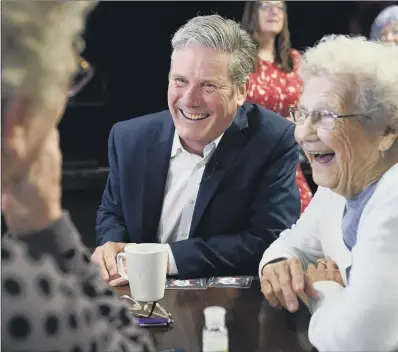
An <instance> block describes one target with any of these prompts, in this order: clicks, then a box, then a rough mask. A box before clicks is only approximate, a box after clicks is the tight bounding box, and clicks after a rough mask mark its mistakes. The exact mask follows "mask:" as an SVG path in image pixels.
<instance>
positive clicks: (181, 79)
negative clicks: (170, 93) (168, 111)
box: [174, 77, 187, 86]
mask: <svg viewBox="0 0 398 352" xmlns="http://www.w3.org/2000/svg"><path fill="white" fill-rule="evenodd" d="M174 82H176V83H177V85H178V86H182V85H185V84H186V83H187V81H186V80H185V79H184V78H179V77H177V78H175V79H174Z"/></svg>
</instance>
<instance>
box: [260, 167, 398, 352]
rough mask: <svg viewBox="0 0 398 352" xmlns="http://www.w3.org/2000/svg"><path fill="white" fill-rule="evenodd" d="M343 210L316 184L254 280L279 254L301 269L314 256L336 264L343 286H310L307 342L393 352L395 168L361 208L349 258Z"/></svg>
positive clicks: (397, 244)
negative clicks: (311, 297) (314, 295)
mask: <svg viewBox="0 0 398 352" xmlns="http://www.w3.org/2000/svg"><path fill="white" fill-rule="evenodd" d="M344 206H345V198H343V197H342V196H340V195H338V194H336V193H334V192H332V191H330V190H329V189H326V188H322V187H319V188H318V191H317V192H316V194H315V196H314V198H313V199H312V201H311V203H310V204H309V206H308V207H307V209H306V210H305V212H304V213H303V214H302V216H301V218H300V219H299V220H298V222H297V223H296V224H295V225H294V226H293V227H292V228H291V229H289V230H286V231H284V232H282V233H281V235H280V237H279V238H278V239H277V240H276V241H275V242H274V243H273V244H272V245H271V246H270V247H269V248H268V249H267V250H266V251H265V252H264V255H263V258H262V260H261V263H260V267H259V270H260V275H261V269H262V267H263V266H264V265H265V264H266V263H268V262H269V261H270V260H273V259H276V258H279V257H288V258H299V259H300V260H301V262H302V264H303V265H304V267H305V268H306V267H307V265H308V264H309V263H314V262H315V261H316V260H317V259H319V258H328V259H332V260H334V261H335V262H336V263H337V265H338V266H339V268H340V272H341V276H342V278H343V281H344V283H345V285H346V287H345V288H343V287H342V286H341V285H339V284H337V283H335V282H332V281H319V282H317V283H315V285H314V287H315V288H316V289H317V290H318V291H319V293H320V296H321V298H320V299H319V300H317V301H312V303H310V309H311V310H312V311H313V315H312V318H311V321H310V326H309V332H308V334H309V339H310V342H311V343H312V344H313V345H314V346H315V347H316V348H317V349H318V350H320V351H345V352H350V351H361V352H363V351H377V352H380V351H395V350H398V164H395V165H394V166H393V167H391V168H390V169H389V170H388V171H387V172H386V173H385V174H384V175H383V177H382V178H381V179H380V181H379V182H378V184H377V186H376V188H375V191H374V193H373V195H372V197H371V198H370V199H369V201H368V203H367V204H366V206H365V208H364V210H363V212H362V215H361V218H360V222H359V226H358V232H357V243H356V245H355V246H354V248H353V249H352V253H351V252H350V251H349V250H348V249H347V248H346V246H345V244H344V242H343V234H342V218H343V211H344ZM351 265H352V268H351V273H350V282H349V285H348V286H347V277H346V268H347V267H349V266H351Z"/></svg>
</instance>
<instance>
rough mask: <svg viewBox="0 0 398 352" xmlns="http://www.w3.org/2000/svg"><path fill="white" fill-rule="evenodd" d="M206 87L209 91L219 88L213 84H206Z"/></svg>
mask: <svg viewBox="0 0 398 352" xmlns="http://www.w3.org/2000/svg"><path fill="white" fill-rule="evenodd" d="M204 87H205V89H206V90H207V91H213V90H215V89H216V88H217V87H216V85H215V84H211V83H206V84H205V85H204Z"/></svg>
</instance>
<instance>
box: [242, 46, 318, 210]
mask: <svg viewBox="0 0 398 352" xmlns="http://www.w3.org/2000/svg"><path fill="white" fill-rule="evenodd" d="M291 53H292V57H293V61H294V71H292V72H289V73H286V72H284V71H283V70H282V69H281V67H280V65H278V64H276V63H271V62H268V61H264V60H261V59H258V64H257V72H255V73H252V74H250V77H249V79H250V86H249V91H248V94H247V101H248V102H250V103H256V104H259V105H262V106H264V107H265V108H267V109H269V110H272V111H274V112H276V113H278V114H280V115H282V116H283V117H288V115H289V111H288V110H289V107H290V106H296V105H297V102H298V100H299V97H300V94H301V91H302V88H303V84H302V81H301V79H300V78H299V76H298V73H297V68H298V65H299V62H300V54H299V52H298V51H297V50H294V49H292V51H291ZM296 181H297V185H298V187H299V190H300V198H301V212H303V211H304V209H305V208H306V207H307V205H308V204H309V202H310V201H311V198H312V193H311V190H310V187H309V186H308V183H307V181H306V179H305V177H304V174H303V171H302V170H301V167H300V164H299V165H298V166H297V171H296Z"/></svg>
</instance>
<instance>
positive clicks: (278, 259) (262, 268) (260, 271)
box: [258, 257, 288, 277]
mask: <svg viewBox="0 0 398 352" xmlns="http://www.w3.org/2000/svg"><path fill="white" fill-rule="evenodd" d="M286 259H288V258H287V257H280V258H275V259H272V260H270V261H269V262H267V263H262V265H260V267H259V272H258V274H259V275H258V276H259V277H262V276H263V270H264V268H265V267H266V266H267V265H268V264H273V263H277V262H281V261H282V260H286Z"/></svg>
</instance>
